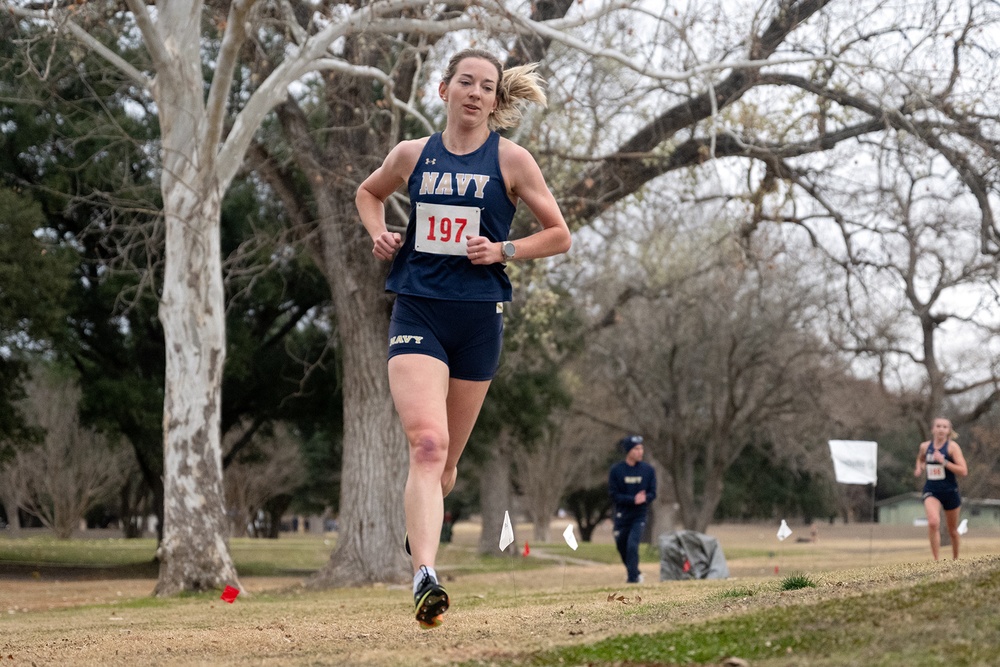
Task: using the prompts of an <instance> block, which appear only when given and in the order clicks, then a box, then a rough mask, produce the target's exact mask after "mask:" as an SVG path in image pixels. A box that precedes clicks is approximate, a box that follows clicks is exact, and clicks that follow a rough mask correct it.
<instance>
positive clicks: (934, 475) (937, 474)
mask: <svg viewBox="0 0 1000 667" xmlns="http://www.w3.org/2000/svg"><path fill="white" fill-rule="evenodd" d="M927 479H944V464H941V463H928V464H927Z"/></svg>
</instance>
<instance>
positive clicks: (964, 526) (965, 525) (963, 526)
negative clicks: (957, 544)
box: [958, 519, 969, 535]
mask: <svg viewBox="0 0 1000 667" xmlns="http://www.w3.org/2000/svg"><path fill="white" fill-rule="evenodd" d="M967 532H969V520H968V519H962V523H960V524H958V534H959V535H965V534H966V533H967Z"/></svg>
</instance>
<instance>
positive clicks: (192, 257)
mask: <svg viewBox="0 0 1000 667" xmlns="http://www.w3.org/2000/svg"><path fill="white" fill-rule="evenodd" d="M198 80H199V81H200V78H199V79H198ZM198 95H199V97H198V99H197V100H195V99H189V100H188V104H183V100H184V96H183V95H182V94H180V93H177V91H174V94H173V95H169V96H167V98H168V99H171V100H172V101H174V102H176V104H177V106H176V107H172V108H170V109H168V108H167V105H162V106H163V107H164V108H163V109H162V111H161V120H160V123H161V127H162V129H163V177H162V185H161V187H162V191H163V202H164V217H165V236H166V239H165V240H166V262H165V269H164V277H163V283H164V284H163V296H162V298H161V300H160V312H159V315H160V322H161V323H162V325H163V334H164V342H165V347H166V381H165V386H164V401H163V496H164V498H163V539H162V541H161V542H160V547H159V549H158V550H157V556H158V557H159V559H160V574H159V580H158V582H157V584H156V594H157V595H172V594H175V593H180V592H182V591H199V590H210V589H217V588H222V587H224V586H226V585H231V586H236V587H239V581H238V579H237V576H236V569H235V567H234V566H233V563H232V559H231V558H230V555H229V546H228V543H227V539H226V535H227V534H228V531H227V523H226V513H225V501H224V497H225V496H224V492H223V485H222V444H221V431H220V415H221V407H222V371H223V366H224V363H225V358H226V320H225V295H224V290H223V283H222V257H221V248H220V237H219V219H220V215H221V202H222V192H223V190H224V188H223V187H222V186H221V185H220V184H219V183H217V182H216V179H215V177H214V175H213V172H214V170H213V169H212V167H211V165H210V164H204V162H205V159H204V158H203V157H202V156H201V155H200V154H199V153H198V144H199V140H198V139H199V137H202V136H204V131H203V130H204V128H203V127H202V125H203V124H202V123H199V120H202V119H203V118H204V114H203V112H202V113H198V111H200V105H201V101H200V95H201V93H200V87H199V92H198ZM180 109H187V110H188V111H190V112H191V113H187V114H185V113H182V112H181V111H180ZM170 111H172V112H173V113H170Z"/></svg>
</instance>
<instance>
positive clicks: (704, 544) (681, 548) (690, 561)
mask: <svg viewBox="0 0 1000 667" xmlns="http://www.w3.org/2000/svg"><path fill="white" fill-rule="evenodd" d="M659 542H660V581H670V580H677V579H728V578H729V565H727V564H726V557H725V556H724V555H723V553H722V547H720V546H719V541H718V540H717V539H715V538H714V537H712V536H711V535H705V534H703V533H699V532H696V531H694V530H675V531H673V532H670V533H663V534H662V535H660V539H659ZM685 563H687V565H686V566H685Z"/></svg>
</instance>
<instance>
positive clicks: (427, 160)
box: [424, 157, 437, 164]
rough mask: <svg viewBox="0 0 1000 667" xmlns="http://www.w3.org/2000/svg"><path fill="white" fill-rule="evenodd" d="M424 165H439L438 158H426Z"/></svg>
mask: <svg viewBox="0 0 1000 667" xmlns="http://www.w3.org/2000/svg"><path fill="white" fill-rule="evenodd" d="M424 164H437V158H432V157H428V158H424Z"/></svg>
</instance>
